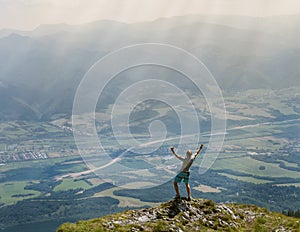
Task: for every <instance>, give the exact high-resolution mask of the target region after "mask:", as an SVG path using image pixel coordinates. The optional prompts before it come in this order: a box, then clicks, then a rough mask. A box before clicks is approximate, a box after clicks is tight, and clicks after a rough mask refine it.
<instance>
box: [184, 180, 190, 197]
mask: <svg viewBox="0 0 300 232" xmlns="http://www.w3.org/2000/svg"><path fill="white" fill-rule="evenodd" d="M185 188H186V192H187V195H188V199H189V198H191V187H190V185H189V183H185Z"/></svg>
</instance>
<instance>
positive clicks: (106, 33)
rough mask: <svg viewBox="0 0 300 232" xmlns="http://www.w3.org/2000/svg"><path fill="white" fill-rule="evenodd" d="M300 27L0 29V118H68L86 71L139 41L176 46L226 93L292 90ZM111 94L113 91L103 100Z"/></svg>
mask: <svg viewBox="0 0 300 232" xmlns="http://www.w3.org/2000/svg"><path fill="white" fill-rule="evenodd" d="M299 25H300V15H292V16H274V17H265V18H252V17H244V16H205V15H192V16H180V17H173V18H162V19H158V20H155V21H152V22H143V23H134V24H125V23H119V22H114V21H96V22H93V23H88V24H82V25H67V24H58V25H41V26H39V27H38V28H36V29H35V30H33V31H17V30H9V29H5V30H0V118H1V119H2V120H11V119H22V120H49V119H50V118H51V117H52V116H53V115H56V114H67V115H70V114H71V110H72V103H73V98H74V94H75V91H76V89H77V86H78V84H79V83H80V80H81V79H82V78H83V76H84V74H85V73H86V72H87V70H88V69H89V68H90V67H91V65H93V64H94V63H95V62H96V61H97V60H98V59H100V58H101V57H103V56H104V55H105V54H108V53H109V52H111V51H113V50H115V49H118V48H121V47H123V46H126V45H131V44H136V43H145V42H156V43H165V44H171V45H175V46H178V47H181V48H183V49H186V50H187V51H189V52H191V53H192V54H194V55H196V56H197V57H198V58H200V59H201V60H202V61H203V63H204V64H206V65H207V67H208V68H209V70H210V71H211V72H212V74H213V75H214V77H215V78H216V80H217V82H218V84H219V86H220V88H221V89H222V90H223V91H226V92H232V91H244V90H247V89H253V88H281V87H289V86H295V85H297V86H299V85H300V78H299V73H300V66H299V63H300V44H299V42H298V41H300V27H299ZM170 59H174V57H170ZM118 92H119V89H112V91H110V93H109V96H115V95H117V93H118ZM109 100H110V101H111V98H110V97H107V101H108V103H109Z"/></svg>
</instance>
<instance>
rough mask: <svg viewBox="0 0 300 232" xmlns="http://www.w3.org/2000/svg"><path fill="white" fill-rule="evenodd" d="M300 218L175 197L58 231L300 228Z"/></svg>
mask: <svg viewBox="0 0 300 232" xmlns="http://www.w3.org/2000/svg"><path fill="white" fill-rule="evenodd" d="M299 228H300V223H299V220H297V219H296V218H291V217H287V216H285V215H283V214H280V213H275V212H269V211H268V210H267V209H264V208H259V207H258V206H255V205H236V204H224V203H215V202H213V201H211V200H207V199H192V201H187V200H186V199H181V200H171V201H169V202H166V203H162V204H161V205H159V206H157V207H153V208H144V209H138V210H127V211H125V212H123V213H117V214H113V215H108V216H104V217H101V218H97V219H90V220H88V221H78V222H76V223H64V224H62V225H61V226H60V227H59V228H58V229H57V232H71V231H72V232H84V231H89V232H96V231H174V232H175V231H178V232H183V231H216V230H217V231H278V232H279V231H298V230H299Z"/></svg>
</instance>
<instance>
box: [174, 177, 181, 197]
mask: <svg viewBox="0 0 300 232" xmlns="http://www.w3.org/2000/svg"><path fill="white" fill-rule="evenodd" d="M174 189H175V192H176V197H179V196H180V193H179V188H178V184H177V182H176V181H174Z"/></svg>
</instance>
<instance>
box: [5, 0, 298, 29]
mask: <svg viewBox="0 0 300 232" xmlns="http://www.w3.org/2000/svg"><path fill="white" fill-rule="evenodd" d="M185 14H238V15H250V16H267V15H277V14H300V1H299V0H0V29H2V28H14V29H25V30H31V29H34V28H35V27H37V26H38V25H40V24H55V23H68V24H81V23H85V22H91V21H95V20H100V19H111V20H117V21H122V22H138V21H148V20H153V19H156V18H159V17H170V16H176V15H185Z"/></svg>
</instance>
